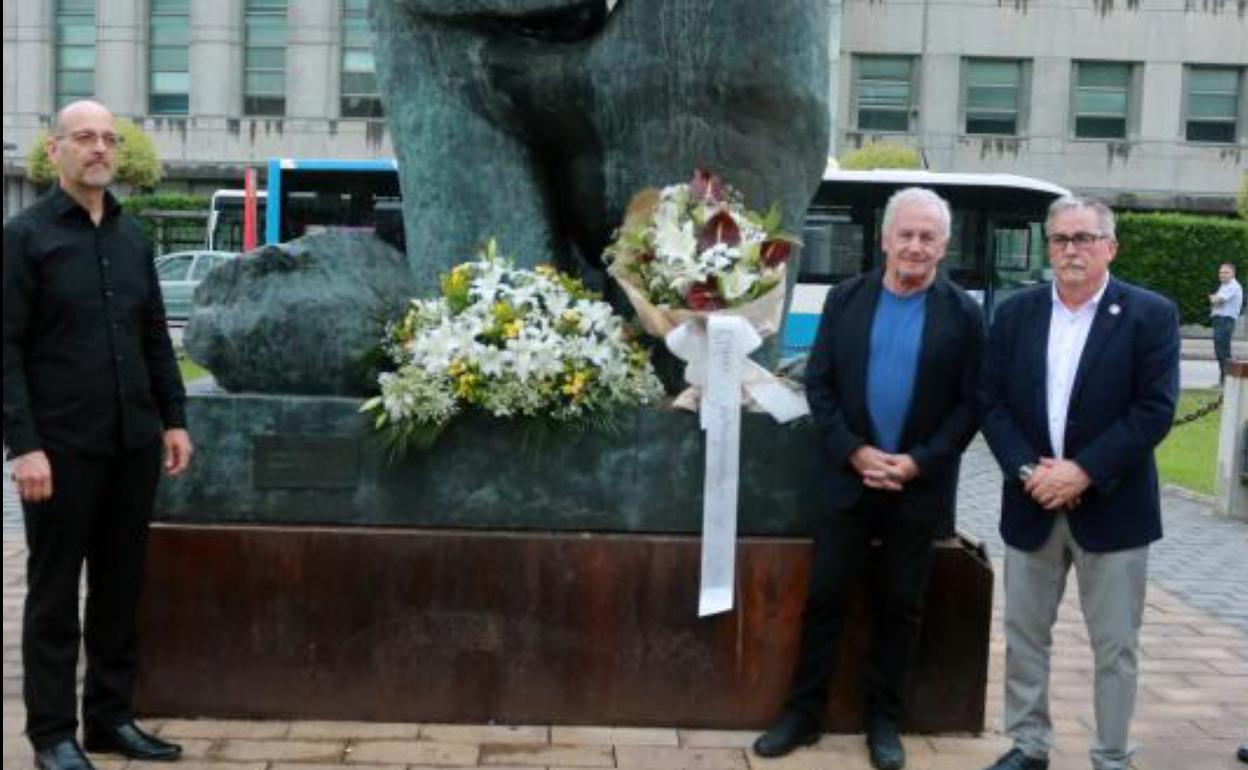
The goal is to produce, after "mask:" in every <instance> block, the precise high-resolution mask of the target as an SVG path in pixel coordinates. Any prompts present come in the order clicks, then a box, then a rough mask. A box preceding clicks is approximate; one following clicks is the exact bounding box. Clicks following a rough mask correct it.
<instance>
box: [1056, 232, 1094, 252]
mask: <svg viewBox="0 0 1248 770" xmlns="http://www.w3.org/2000/svg"><path fill="white" fill-rule="evenodd" d="M1108 237H1109V236H1106V235H1101V234H1100V233H1072V234H1070V235H1066V234H1064V233H1054V234H1052V235H1050V236H1049V237H1048V241H1049V248H1050V249H1057V250H1059V251H1060V250H1062V249H1065V248H1066V247H1067V246H1071V245H1073V246H1074V247H1075V248H1077V249H1086V248H1087V247H1089V246H1091V245H1092V244H1094V243H1096V242H1097V241H1103V240H1105V239H1106V238H1108Z"/></svg>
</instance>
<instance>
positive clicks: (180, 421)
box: [3, 186, 186, 456]
mask: <svg viewBox="0 0 1248 770" xmlns="http://www.w3.org/2000/svg"><path fill="white" fill-rule="evenodd" d="M3 263H4V443H5V445H6V446H7V447H8V450H9V454H10V456H17V455H21V454H25V453H26V452H30V451H33V450H36V449H42V448H45V447H50V448H58V449H75V450H80V451H84V452H89V453H94V454H109V453H112V452H116V451H118V450H128V449H136V448H139V447H142V446H147V445H150V444H151V443H153V442H155V441H158V440H159V439H160V436H161V433H162V431H163V430H165V429H168V428H180V427H185V425H186V416H185V401H186V391H185V390H184V389H183V387H182V378H181V376H180V375H179V373H178V365H177V361H176V359H175V358H174V353H173V345H172V343H171V342H170V340H169V332H168V329H167V328H166V326H165V307H164V302H163V301H162V300H161V296H160V283H159V281H158V280H157V278H156V268H155V266H154V265H153V263H152V251H151V248H150V247H149V245H148V242H147V239H146V237H145V236H144V235H143V231H142V229H141V228H140V227H139V224H138V222H136V221H135V220H134V219H133V218H132V217H130V216H128V215H125V214H123V213H122V210H121V207H120V206H119V205H118V203H117V200H116V198H114V197H113V196H112V195H111V194H108V193H106V194H105V204H104V217H103V219H101V220H100V224H99V225H98V226H96V225H95V223H94V222H92V221H91V217H90V215H89V214H88V213H87V211H86V209H84V208H82V207H81V206H80V205H79V204H78V203H77V201H75V200H74V199H73V198H71V197H69V196H68V195H67V194H65V192H64V191H62V190H61V189H60V187H59V186H58V187H56V188H54V189H53V191H52V192H51V193H49V194H48V195H46V196H44V197H43V198H41V199H40V200H39V201H38V202H36V203H35V204H34V205H33V206H31V207H30V208H29V209H27V210H26V211H23V212H22V213H21V214H18V215H17V216H15V217H13V218H12V219H10V220H9V221H8V222H6V223H5V225H4V253H3Z"/></svg>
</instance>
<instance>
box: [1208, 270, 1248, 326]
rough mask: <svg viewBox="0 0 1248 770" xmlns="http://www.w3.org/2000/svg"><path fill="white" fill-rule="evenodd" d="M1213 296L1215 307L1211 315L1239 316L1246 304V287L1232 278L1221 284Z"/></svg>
mask: <svg viewBox="0 0 1248 770" xmlns="http://www.w3.org/2000/svg"><path fill="white" fill-rule="evenodd" d="M1213 296H1214V303H1213V309H1212V310H1211V311H1210V313H1209V315H1211V316H1213V317H1214V318H1216V317H1218V316H1226V317H1227V318H1239V311H1240V310H1242V309H1243V306H1244V288H1243V287H1242V286H1240V285H1239V281H1237V280H1235V279H1234V278H1232V279H1231V280H1229V281H1227V282H1226V283H1223V284H1220V285H1219V286H1218V291H1217V293H1215V294H1214V295H1213Z"/></svg>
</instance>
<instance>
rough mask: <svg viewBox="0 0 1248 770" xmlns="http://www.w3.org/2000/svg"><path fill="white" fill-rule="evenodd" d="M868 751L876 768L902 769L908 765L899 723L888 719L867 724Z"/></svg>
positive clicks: (883, 769)
mask: <svg viewBox="0 0 1248 770" xmlns="http://www.w3.org/2000/svg"><path fill="white" fill-rule="evenodd" d="M867 751H869V752H870V753H871V766H872V767H874V768H875V770H901V768H903V767H905V766H906V750H905V748H903V747H902V745H901V733H899V732H897V725H895V724H893V722H892V721H890V720H887V719H880V720H875V721H872V722H868V724H867Z"/></svg>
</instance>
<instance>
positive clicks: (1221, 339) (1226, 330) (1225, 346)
mask: <svg viewBox="0 0 1248 770" xmlns="http://www.w3.org/2000/svg"><path fill="white" fill-rule="evenodd" d="M1212 321H1213V354H1214V356H1215V357H1217V359H1218V376H1219V377H1220V378H1222V379H1224V380H1225V379H1226V365H1227V363H1228V362H1230V360H1231V335H1233V334H1234V333H1235V319H1234V318H1231V317H1230V316H1225V315H1215V316H1214V317H1213V319H1212Z"/></svg>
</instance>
